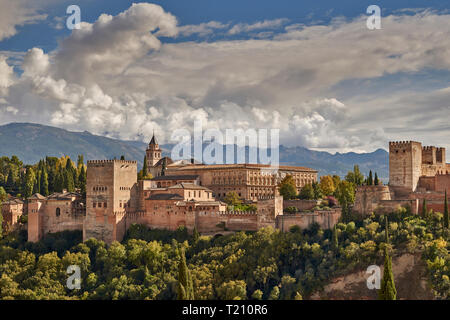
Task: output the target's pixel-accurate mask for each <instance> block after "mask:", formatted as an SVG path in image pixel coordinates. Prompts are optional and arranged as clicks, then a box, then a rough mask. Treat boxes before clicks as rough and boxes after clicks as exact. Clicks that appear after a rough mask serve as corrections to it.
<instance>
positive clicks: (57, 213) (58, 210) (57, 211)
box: [56, 208, 61, 217]
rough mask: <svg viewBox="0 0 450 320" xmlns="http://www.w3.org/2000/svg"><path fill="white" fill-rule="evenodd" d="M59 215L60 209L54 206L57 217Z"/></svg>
mask: <svg viewBox="0 0 450 320" xmlns="http://www.w3.org/2000/svg"><path fill="white" fill-rule="evenodd" d="M60 215H61V209H60V208H56V216H57V217H59V216H60Z"/></svg>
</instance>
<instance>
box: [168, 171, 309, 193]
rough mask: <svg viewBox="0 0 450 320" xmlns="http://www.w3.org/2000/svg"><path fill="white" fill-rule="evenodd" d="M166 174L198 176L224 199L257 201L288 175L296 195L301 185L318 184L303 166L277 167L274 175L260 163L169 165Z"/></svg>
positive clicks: (272, 191)
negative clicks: (234, 195) (235, 197)
mask: <svg viewBox="0 0 450 320" xmlns="http://www.w3.org/2000/svg"><path fill="white" fill-rule="evenodd" d="M166 174H167V175H169V176H170V175H197V176H199V177H200V181H201V183H202V185H203V186H205V187H208V188H209V189H211V190H212V191H213V192H214V196H215V197H216V198H217V199H224V198H225V197H226V195H227V194H228V193H229V192H235V193H237V194H238V195H239V197H241V198H242V199H243V200H250V201H257V200H258V199H263V198H268V197H273V196H274V195H275V194H274V190H275V187H276V186H277V185H278V183H279V181H280V180H281V179H282V178H283V177H285V176H286V175H291V176H292V177H293V178H294V181H295V183H296V186H297V191H298V192H299V191H300V190H301V188H302V187H303V186H305V185H306V184H310V183H313V182H317V171H316V170H313V169H310V168H304V167H291V166H280V167H279V169H278V171H277V172H274V171H273V170H271V169H270V166H269V165H263V164H217V165H201V164H195V165H193V164H188V165H181V166H168V167H167V172H166Z"/></svg>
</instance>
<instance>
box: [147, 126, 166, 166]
mask: <svg viewBox="0 0 450 320" xmlns="http://www.w3.org/2000/svg"><path fill="white" fill-rule="evenodd" d="M161 153H162V150H161V149H160V148H159V145H158V142H157V141H156V138H155V133H153V137H152V140H150V143H149V144H148V148H147V150H146V154H147V166H148V167H149V168H151V167H153V166H154V165H155V164H156V163H158V161H159V160H161Z"/></svg>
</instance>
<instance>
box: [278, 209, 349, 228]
mask: <svg viewBox="0 0 450 320" xmlns="http://www.w3.org/2000/svg"><path fill="white" fill-rule="evenodd" d="M341 214H342V210H341V209H340V208H336V209H333V210H323V211H314V212H307V213H296V214H284V215H280V216H277V218H276V228H277V229H280V230H281V231H284V232H286V231H289V230H290V228H291V227H292V226H299V227H300V228H301V229H308V228H309V227H310V226H311V224H313V223H318V224H319V225H320V227H321V228H322V229H331V228H333V227H334V225H335V224H337V223H338V220H339V218H340V217H341Z"/></svg>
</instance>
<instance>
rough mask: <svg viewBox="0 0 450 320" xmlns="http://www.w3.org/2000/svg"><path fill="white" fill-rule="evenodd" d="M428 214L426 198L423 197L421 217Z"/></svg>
mask: <svg viewBox="0 0 450 320" xmlns="http://www.w3.org/2000/svg"><path fill="white" fill-rule="evenodd" d="M427 214H428V208H427V199H423V202H422V217H424V218H425V217H426V216H427Z"/></svg>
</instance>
